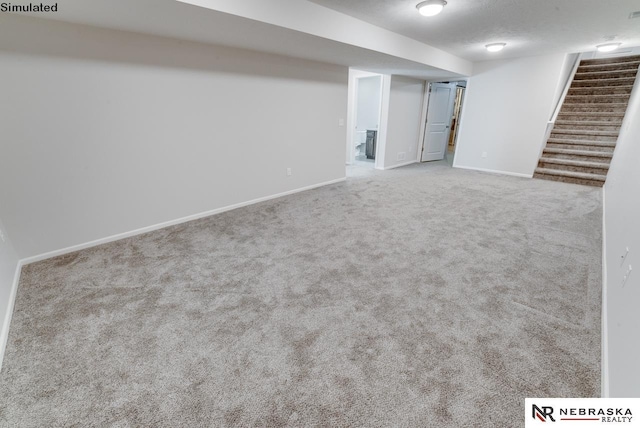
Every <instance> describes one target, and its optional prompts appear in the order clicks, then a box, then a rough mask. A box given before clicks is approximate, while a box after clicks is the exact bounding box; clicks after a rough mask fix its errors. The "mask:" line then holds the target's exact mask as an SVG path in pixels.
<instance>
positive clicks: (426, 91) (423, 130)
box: [416, 78, 469, 168]
mask: <svg viewBox="0 0 640 428" xmlns="http://www.w3.org/2000/svg"><path fill="white" fill-rule="evenodd" d="M458 82H465V93H464V96H463V98H462V108H461V109H460V116H459V119H458V123H457V124H456V128H458V127H459V126H460V123H462V119H463V118H464V110H465V105H466V103H465V102H464V98H465V97H466V95H467V90H468V88H469V79H468V78H466V79H455V80H449V81H442V80H433V81H426V82H425V85H424V96H423V101H422V115H421V118H422V119H421V123H420V140H419V144H418V150H417V153H416V162H418V163H424V162H422V150H423V149H424V137H425V133H426V132H427V114H428V113H429V112H428V109H429V97H431V84H432V83H456V84H457V83H458ZM456 88H457V85H456ZM449 126H451V125H449ZM447 144H448V143H447ZM445 152H446V149H445ZM457 152H458V144H457V142H456V144H455V145H454V147H453V164H452V165H451V167H452V168H456V158H457V156H456V155H457ZM445 155H446V154H445ZM425 162H428V161H425Z"/></svg>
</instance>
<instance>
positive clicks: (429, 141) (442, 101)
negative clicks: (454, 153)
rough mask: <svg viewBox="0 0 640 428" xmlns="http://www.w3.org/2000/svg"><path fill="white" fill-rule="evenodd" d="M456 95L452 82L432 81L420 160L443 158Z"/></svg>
mask: <svg viewBox="0 0 640 428" xmlns="http://www.w3.org/2000/svg"><path fill="white" fill-rule="evenodd" d="M455 97H456V86H455V84H452V83H432V84H431V93H430V94H429V102H428V104H427V126H426V128H425V132H424V141H423V143H422V158H421V159H422V161H423V162H425V161H434V160H441V159H444V154H445V151H446V150H447V143H448V142H449V133H450V132H451V117H452V115H453V104H454V100H455Z"/></svg>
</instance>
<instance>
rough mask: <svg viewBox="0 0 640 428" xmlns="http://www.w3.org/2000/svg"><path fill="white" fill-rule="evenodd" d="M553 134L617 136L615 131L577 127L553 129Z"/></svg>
mask: <svg viewBox="0 0 640 428" xmlns="http://www.w3.org/2000/svg"><path fill="white" fill-rule="evenodd" d="M552 133H553V134H571V135H588V136H593V137H618V132H616V131H584V130H578V129H555V128H554V129H553V131H552Z"/></svg>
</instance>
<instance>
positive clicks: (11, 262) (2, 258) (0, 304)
mask: <svg viewBox="0 0 640 428" xmlns="http://www.w3.org/2000/svg"><path fill="white" fill-rule="evenodd" d="M0 235H1V237H0V369H1V368H2V358H3V356H4V349H5V346H6V344H7V338H8V337H9V322H10V320H11V312H12V308H13V301H14V293H15V287H14V285H15V284H16V282H17V277H18V269H19V263H18V255H17V254H16V252H15V251H14V249H13V245H12V244H11V240H10V239H9V235H8V233H7V230H6V229H5V228H4V224H2V220H0Z"/></svg>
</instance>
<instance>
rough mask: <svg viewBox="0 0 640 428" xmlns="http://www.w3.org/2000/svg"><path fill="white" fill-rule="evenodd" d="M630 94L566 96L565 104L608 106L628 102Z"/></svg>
mask: <svg viewBox="0 0 640 428" xmlns="http://www.w3.org/2000/svg"><path fill="white" fill-rule="evenodd" d="M629 96H630V94H587V95H567V96H566V97H565V99H564V102H565V103H570V104H576V103H584V104H610V103H620V102H624V103H626V102H628V100H629Z"/></svg>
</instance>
